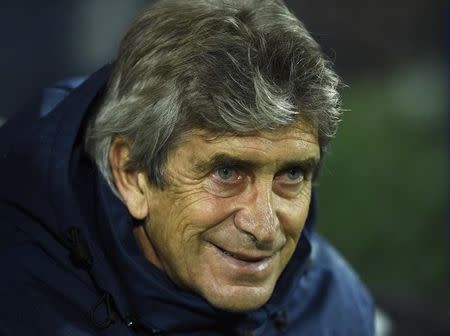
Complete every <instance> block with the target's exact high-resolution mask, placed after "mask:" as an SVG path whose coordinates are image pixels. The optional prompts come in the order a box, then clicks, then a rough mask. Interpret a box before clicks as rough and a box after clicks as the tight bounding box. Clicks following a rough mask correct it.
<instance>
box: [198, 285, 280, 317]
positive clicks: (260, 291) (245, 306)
mask: <svg viewBox="0 0 450 336" xmlns="http://www.w3.org/2000/svg"><path fill="white" fill-rule="evenodd" d="M229 287H231V286H229ZM273 287H274V286H271V288H269V289H266V288H259V287H249V286H232V287H231V288H226V289H225V290H222V291H220V292H219V293H206V295H204V297H205V299H206V300H207V301H208V302H209V303H210V304H211V305H212V306H214V307H216V308H219V309H222V310H226V311H230V312H235V313H243V312H248V311H251V310H256V309H258V308H261V307H262V306H263V305H264V304H265V303H266V302H267V301H269V299H270V297H271V295H272V292H273Z"/></svg>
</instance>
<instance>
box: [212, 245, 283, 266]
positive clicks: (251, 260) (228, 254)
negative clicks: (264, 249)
mask: <svg viewBox="0 0 450 336" xmlns="http://www.w3.org/2000/svg"><path fill="white" fill-rule="evenodd" d="M211 245H212V246H213V247H214V248H215V250H216V251H217V252H218V253H219V254H220V255H221V256H222V257H223V258H224V259H225V261H226V262H227V263H228V264H229V265H230V266H231V267H232V268H233V269H235V270H239V271H241V272H245V273H247V272H248V273H257V272H261V271H263V270H268V269H269V266H270V265H271V261H272V259H273V257H274V255H273V254H270V255H266V254H261V253H259V254H257V253H251V252H234V251H233V252H232V251H229V250H227V249H225V248H222V247H220V246H217V245H216V244H212V243H211Z"/></svg>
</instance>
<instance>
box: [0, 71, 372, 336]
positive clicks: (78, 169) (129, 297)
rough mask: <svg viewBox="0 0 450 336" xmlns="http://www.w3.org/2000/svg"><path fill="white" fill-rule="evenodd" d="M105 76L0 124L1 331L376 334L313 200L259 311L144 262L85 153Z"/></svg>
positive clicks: (58, 91) (57, 90)
mask: <svg viewBox="0 0 450 336" xmlns="http://www.w3.org/2000/svg"><path fill="white" fill-rule="evenodd" d="M109 71H110V69H109V67H108V66H107V67H105V68H103V69H101V70H99V71H98V72H97V73H95V74H94V75H92V76H91V77H90V78H88V79H86V80H72V81H68V82H65V83H62V84H60V85H57V86H56V87H54V88H51V89H47V90H46V91H44V95H43V97H42V101H41V102H40V103H39V104H38V105H37V106H34V107H32V108H31V109H29V110H26V111H24V112H23V113H19V114H17V115H15V116H14V117H13V118H12V119H11V120H10V121H8V122H7V123H6V124H5V125H4V126H3V127H1V128H0V264H1V270H2V274H1V276H0V298H1V301H0V302H1V304H0V335H8V336H9V335H45V336H48V335H67V336H86V335H112V336H113V335H120V336H127V335H156V334H157V335H255V336H256V335H308V336H314V335H317V336H319V335H334V336H340V335H342V336H352V335H355V336H365V335H372V334H373V317H374V316H373V302H372V299H371V297H370V295H369V294H368V293H367V291H366V289H365V288H364V287H363V285H362V284H361V283H360V281H359V279H358V278H357V276H356V275H355V273H354V272H353V271H352V270H351V268H350V267H349V265H348V264H347V263H346V262H345V261H344V260H343V259H342V257H341V256H340V255H339V254H338V253H337V252H336V251H335V250H334V249H333V248H332V247H331V246H330V245H329V244H328V243H327V242H326V241H325V240H324V239H323V238H321V237H320V236H319V235H317V234H316V233H314V230H313V221H314V212H315V211H314V205H312V206H311V209H310V213H309V215H308V220H307V224H306V227H305V230H304V231H303V233H302V236H301V238H300V241H299V244H298V247H297V249H296V251H295V253H294V255H293V257H292V259H291V260H290V262H289V264H288V266H287V268H286V270H285V271H284V272H283V274H282V276H281V277H280V279H279V281H278V282H277V285H276V288H275V290H274V293H273V295H272V297H271V299H270V300H269V301H268V302H267V304H265V305H264V306H263V307H261V308H260V309H258V310H255V311H251V312H248V313H245V314H238V313H230V312H225V311H221V310H219V309H217V308H214V307H212V306H210V305H209V304H208V303H207V302H206V301H205V300H204V299H203V298H201V297H199V296H197V295H195V294H193V293H190V292H186V291H183V290H181V289H179V288H178V287H176V286H175V285H174V284H173V283H172V282H171V281H170V279H168V278H167V277H166V276H165V275H164V274H163V273H162V272H161V271H159V270H158V269H157V268H156V267H154V266H153V265H152V264H151V263H149V262H148V261H147V260H146V259H145V257H144V256H143V255H142V253H141V252H140V250H139V248H138V246H137V243H136V241H135V239H134V237H133V234H132V230H131V228H132V225H134V224H133V220H132V218H131V216H130V215H129V213H128V211H127V209H126V208H125V207H124V205H123V204H122V203H121V202H120V200H118V199H117V198H116V197H115V196H114V194H113V193H112V192H111V190H110V189H109V187H108V186H107V185H106V183H105V181H104V180H103V178H102V177H101V176H100V175H99V172H98V171H97V169H96V167H95V165H94V164H93V162H92V161H91V160H90V159H89V158H88V157H87V155H86V153H85V152H84V150H83V136H82V134H83V129H84V126H85V124H86V119H87V116H88V115H89V113H90V111H91V110H92V108H90V106H91V105H92V103H93V101H94V100H95V98H96V97H97V96H98V95H99V94H100V93H101V91H102V89H103V87H104V85H105V82H106V80H107V78H108V76H109Z"/></svg>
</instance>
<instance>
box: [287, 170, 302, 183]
mask: <svg viewBox="0 0 450 336" xmlns="http://www.w3.org/2000/svg"><path fill="white" fill-rule="evenodd" d="M286 177H287V179H288V180H289V181H293V182H300V181H303V179H304V173H303V170H302V169H301V168H300V167H293V168H290V169H288V170H287V171H286Z"/></svg>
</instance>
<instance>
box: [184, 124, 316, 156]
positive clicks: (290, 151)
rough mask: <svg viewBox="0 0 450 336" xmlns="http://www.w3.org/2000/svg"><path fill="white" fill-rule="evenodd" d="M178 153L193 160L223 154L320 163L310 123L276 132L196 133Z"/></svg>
mask: <svg viewBox="0 0 450 336" xmlns="http://www.w3.org/2000/svg"><path fill="white" fill-rule="evenodd" d="M185 140H186V141H185V142H184V144H183V145H181V146H180V147H179V148H178V149H179V150H181V152H186V154H187V153H189V152H190V155H191V157H192V158H205V159H207V157H210V156H211V155H217V154H220V153H223V154H226V155H227V156H231V157H236V158H243V159H246V160H254V161H261V162H263V161H283V160H292V159H298V160H305V159H314V160H316V161H319V159H320V147H319V143H318V137H317V130H316V129H314V128H313V127H311V126H310V125H309V124H307V123H301V122H297V123H295V124H292V125H289V126H283V127H280V128H277V129H274V130H261V131H254V132H251V133H245V134H231V133H224V134H217V133H213V132H210V131H206V130H193V131H191V132H190V133H189V134H188V135H187V136H186V138H185Z"/></svg>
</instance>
